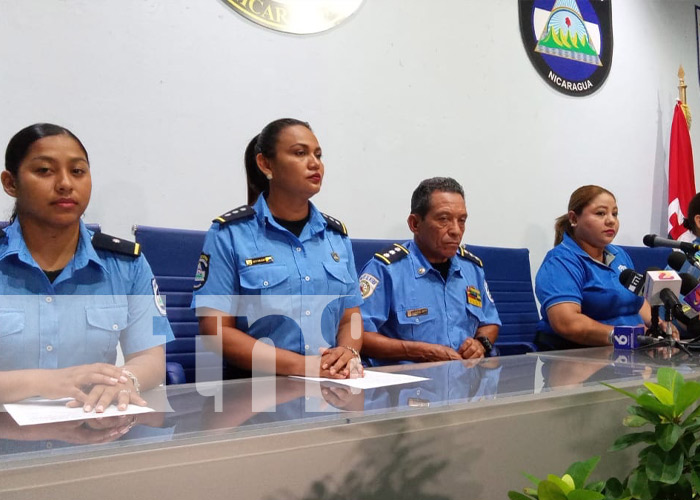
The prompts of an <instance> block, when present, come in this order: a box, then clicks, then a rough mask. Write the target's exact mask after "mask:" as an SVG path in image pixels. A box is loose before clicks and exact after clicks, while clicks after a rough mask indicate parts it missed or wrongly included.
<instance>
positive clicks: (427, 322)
mask: <svg viewBox="0 0 700 500" xmlns="http://www.w3.org/2000/svg"><path fill="white" fill-rule="evenodd" d="M435 317H436V315H435V312H434V311H433V310H432V309H431V308H428V307H412V308H405V309H399V310H398V311H397V312H396V320H397V322H398V323H399V330H401V331H404V332H407V331H410V335H411V338H410V339H408V340H415V341H418V342H432V343H434V342H435V340H434V339H435V336H436V333H435V332H434V328H435Z"/></svg>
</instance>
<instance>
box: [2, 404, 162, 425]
mask: <svg viewBox="0 0 700 500" xmlns="http://www.w3.org/2000/svg"><path fill="white" fill-rule="evenodd" d="M68 401H70V399H38V398H33V399H25V400H24V401H21V402H19V403H12V404H5V411H7V412H8V413H9V414H10V416H11V417H12V418H14V419H15V422H17V423H18V424H19V425H37V424H50V423H55V422H69V421H72V420H86V419H89V418H104V417H117V416H120V415H138V414H139V413H149V412H152V411H155V410H154V409H153V408H149V407H147V406H136V405H129V406H128V407H127V408H126V410H121V411H120V410H117V407H116V406H114V405H110V406H109V407H107V408H106V409H105V411H104V412H102V413H95V411H94V410H93V411H90V412H84V411H83V409H82V408H68V407H66V403H67V402H68Z"/></svg>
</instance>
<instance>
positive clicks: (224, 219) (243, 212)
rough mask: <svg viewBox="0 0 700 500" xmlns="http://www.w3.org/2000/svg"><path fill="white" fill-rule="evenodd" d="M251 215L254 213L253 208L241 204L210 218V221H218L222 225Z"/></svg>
mask: <svg viewBox="0 0 700 500" xmlns="http://www.w3.org/2000/svg"><path fill="white" fill-rule="evenodd" d="M253 215H255V210H254V209H253V207H251V206H249V205H241V206H240V207H238V208H234V209H233V210H229V211H228V212H226V213H225V214H223V215H219V216H218V217H217V218H216V219H214V220H212V222H218V223H219V225H220V226H224V225H226V224H228V223H229V222H234V221H237V220H241V219H247V218H248V217H252V216H253Z"/></svg>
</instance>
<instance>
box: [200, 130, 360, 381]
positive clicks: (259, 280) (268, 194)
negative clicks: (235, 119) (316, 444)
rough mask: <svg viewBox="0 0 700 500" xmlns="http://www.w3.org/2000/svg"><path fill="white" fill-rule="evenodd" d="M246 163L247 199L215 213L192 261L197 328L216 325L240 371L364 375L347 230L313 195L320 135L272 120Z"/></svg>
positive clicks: (319, 177)
mask: <svg viewBox="0 0 700 500" xmlns="http://www.w3.org/2000/svg"><path fill="white" fill-rule="evenodd" d="M245 166H246V175H247V178H248V203H249V204H250V205H252V206H250V205H246V206H242V207H239V208H237V209H234V210H231V211H229V212H227V213H226V214H224V215H222V216H220V217H217V218H216V219H214V221H213V224H212V226H211V228H210V229H209V232H208V233H207V236H206V239H205V241H204V248H203V249H202V255H201V257H200V260H199V263H198V266H197V273H196V277H195V287H194V288H195V290H194V298H193V301H192V307H194V308H196V310H197V315H198V316H199V331H200V333H201V334H203V335H205V336H212V335H217V332H218V331H219V330H221V331H222V335H221V336H220V337H218V338H219V339H220V340H221V347H220V349H221V351H222V352H223V356H224V357H225V358H226V360H227V361H228V362H229V363H230V364H233V365H234V366H235V367H237V368H239V369H240V370H242V371H243V374H246V373H248V372H250V371H251V370H253V371H259V370H261V371H268V372H275V373H278V374H282V375H307V374H319V373H320V375H321V376H324V377H333V378H346V377H357V376H361V375H362V368H361V364H360V363H359V354H358V352H359V351H360V349H361V347H362V319H361V316H360V311H359V305H360V304H361V303H362V299H361V297H360V291H359V286H358V283H357V272H356V270H355V262H354V258H353V254H352V247H351V245H350V240H349V238H348V236H347V231H346V229H345V225H344V224H343V223H342V222H340V221H338V220H337V219H334V218H332V217H330V216H327V215H325V214H322V213H321V212H319V211H318V209H316V207H315V206H314V205H313V204H312V203H311V202H310V201H309V200H310V198H311V197H312V196H314V195H315V194H316V193H318V192H319V190H320V189H321V183H322V181H323V174H324V165H323V161H322V160H321V147H320V146H319V143H318V140H317V139H316V136H315V135H314V133H313V132H312V131H311V128H310V127H309V124H308V123H305V122H302V121H299V120H294V119H290V118H285V119H280V120H276V121H273V122H272V123H270V124H268V125H267V126H266V127H265V128H264V129H263V130H262V132H261V133H260V134H258V135H257V136H256V137H254V138H253V140H252V141H251V142H250V144H249V145H248V148H247V149H246V153H245ZM219 318H221V323H220V325H219V323H218V321H219ZM208 340H213V339H212V337H209V338H208ZM260 340H262V341H260ZM213 349H216V350H218V349H219V348H218V347H213ZM254 353H255V354H254Z"/></svg>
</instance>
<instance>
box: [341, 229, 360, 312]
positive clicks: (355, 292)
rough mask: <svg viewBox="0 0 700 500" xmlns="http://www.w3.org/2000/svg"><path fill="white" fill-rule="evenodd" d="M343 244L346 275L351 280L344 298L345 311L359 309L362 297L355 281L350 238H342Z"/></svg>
mask: <svg viewBox="0 0 700 500" xmlns="http://www.w3.org/2000/svg"><path fill="white" fill-rule="evenodd" d="M343 239H344V242H343V243H344V244H345V251H346V252H347V255H348V273H349V274H350V277H351V278H352V283H349V284H348V287H347V292H346V293H347V297H345V300H344V303H343V305H344V306H345V309H349V308H351V307H359V306H361V305H362V302H363V300H362V295H361V294H360V286H359V284H358V280H357V268H356V267H355V256H354V254H353V253H352V244H351V243H350V238H343Z"/></svg>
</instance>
